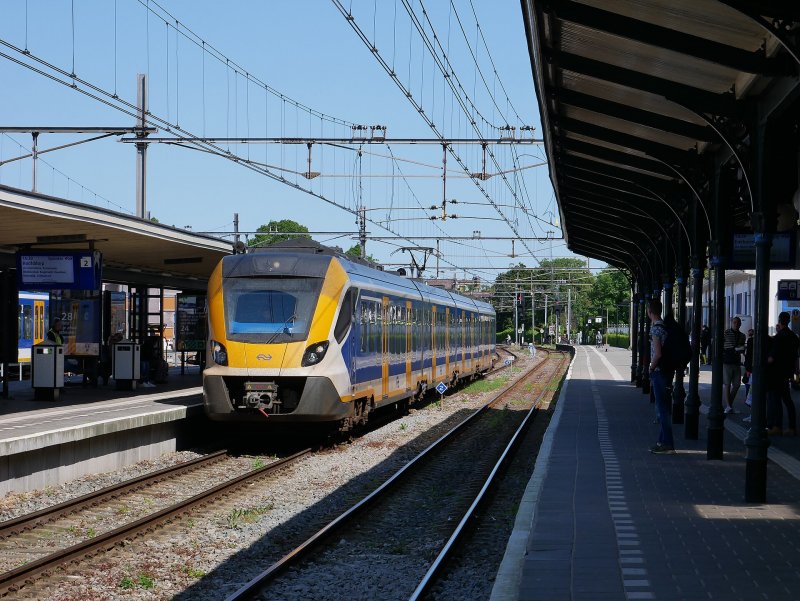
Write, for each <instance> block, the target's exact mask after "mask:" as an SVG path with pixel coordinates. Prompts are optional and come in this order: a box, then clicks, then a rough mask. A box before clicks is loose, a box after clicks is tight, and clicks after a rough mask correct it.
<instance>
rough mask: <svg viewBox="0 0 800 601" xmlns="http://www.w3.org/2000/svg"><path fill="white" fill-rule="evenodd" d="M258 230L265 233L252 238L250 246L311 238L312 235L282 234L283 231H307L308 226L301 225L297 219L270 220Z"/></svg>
mask: <svg viewBox="0 0 800 601" xmlns="http://www.w3.org/2000/svg"><path fill="white" fill-rule="evenodd" d="M256 231H258V232H264V233H263V234H256V235H255V236H254V237H253V239H252V240H250V242H249V245H250V246H269V245H270V244H275V243H276V242H281V241H283V240H290V239H292V238H298V237H302V238H310V237H311V236H308V235H303V236H289V235H287V234H282V233H281V232H291V233H296V232H307V231H308V228H307V227H306V226H304V225H300V224H299V223H297V222H296V221H293V220H291V219H281V220H280V221H274V220H273V221H270V222H269V223H267V224H266V225H262V226H261V227H259V228H258V230H256Z"/></svg>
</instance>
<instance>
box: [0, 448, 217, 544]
mask: <svg viewBox="0 0 800 601" xmlns="http://www.w3.org/2000/svg"><path fill="white" fill-rule="evenodd" d="M225 457H227V451H224V450H223V451H217V452H215V453H211V454H209V455H204V456H203V457H197V458H196V459H192V460H191V461H186V462H184V463H179V464H177V465H173V466H170V467H165V468H164V469H160V470H158V471H155V472H151V473H149V474H143V475H141V476H138V477H136V478H134V479H132V480H126V481H125V482H120V483H119V484H115V485H113V486H107V487H105V488H101V489H99V490H96V491H94V492H90V493H87V494H85V495H82V496H80V497H76V498H75V499H70V500H68V501H64V502H63V503H59V504H58V505H52V506H50V507H45V508H44V509H40V510H39V511H34V512H33V513H27V514H25V515H21V516H19V517H16V518H13V519H10V520H7V521H5V522H0V540H2V539H4V538H8V537H9V536H11V535H14V534H19V533H21V532H25V531H26V530H31V529H33V528H35V527H37V526H41V525H42V524H46V523H48V522H52V521H53V520H57V519H59V518H63V517H66V516H68V515H71V514H73V513H77V512H78V511H81V510H83V509H86V508H88V507H91V506H93V505H97V504H98V503H102V502H104V501H108V500H111V499H113V498H115V497H119V496H121V495H123V494H126V493H128V492H131V491H134V490H138V489H141V488H144V487H146V486H148V485H150V484H156V483H157V482H160V481H162V480H165V479H167V478H172V477H175V476H180V475H183V474H185V473H188V472H192V471H195V470H197V469H200V468H202V467H205V466H206V465H212V464H214V463H217V462H218V461H221V460H223V459H224V458H225Z"/></svg>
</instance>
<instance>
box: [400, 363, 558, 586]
mask: <svg viewBox="0 0 800 601" xmlns="http://www.w3.org/2000/svg"><path fill="white" fill-rule="evenodd" d="M563 365H564V360H563V359H562V361H561V363H559V365H558V368H559V369H560V368H561V366H563ZM546 393H547V391H546V390H543V391H542V393H541V394H540V395H539V398H538V399H536V402H535V403H534V404H533V406H532V407H531V408H530V409H529V410H528V413H527V414H526V415H525V419H524V420H522V423H521V424H520V425H519V427H518V428H517V430H516V432H514V435H513V436H512V437H511V440H510V441H509V442H508V445H506V448H505V449H504V450H503V452H502V454H501V455H500V458H499V459H498V460H497V462H496V463H495V465H494V467H493V468H492V471H491V473H490V474H489V476H488V477H487V478H486V481H485V482H484V483H483V486H482V487H481V489H480V491H479V492H478V494H477V496H476V497H475V500H474V501H473V502H472V504H471V505H470V506H469V509H467V511H466V512H465V513H464V515H463V517H462V518H461V520H460V521H459V522H458V525H457V526H456V527H455V529H454V530H453V533H452V534H451V535H450V538H449V539H448V540H447V542H446V543H445V545H444V547H442V550H441V551H440V552H439V554H438V555H437V556H436V559H435V560H434V561H433V563H432V564H431V567H430V568H428V571H427V572H426V573H425V576H424V577H423V578H422V580H421V581H420V583H419V584H418V585H417V588H416V589H414V592H413V593H412V594H411V596H410V597H409V601H418V600H419V599H421V598H422V597H423V596H424V595H425V594H426V593H427V592H428V591H429V590H430V587H431V586H432V585H433V583H434V582H435V581H436V578H437V577H438V575H439V573H440V572H441V570H442V567H443V566H444V563H445V561H447V560H448V559H449V558H450V556H451V555H452V553H453V551H454V550H455V549H456V544H457V542H458V541H459V539H460V538H461V537H462V536H463V535H464V533H465V532H466V530H467V526H468V525H469V522H470V521H471V520H472V518H473V517H474V516H475V514H476V513H477V510H478V507H479V506H480V505H481V504H482V503H483V501H484V499H485V498H486V495H487V493H488V491H489V489H490V488H491V487H492V486H493V485H494V483H495V480H496V478H497V476H498V474H499V473H500V471H501V470H502V469H503V468H504V467H505V465H506V463H508V462H509V461H510V459H512V458H513V457H512V453H513V451H514V449H515V447H516V446H517V444H518V443H519V442H520V440H521V438H522V436H523V433H524V431H525V430H526V429H527V427H528V425H529V424H530V423H531V422H532V421H533V420H534V419H535V418H536V415H537V414H538V412H539V404H540V402H541V400H542V397H544V395H545V394H546Z"/></svg>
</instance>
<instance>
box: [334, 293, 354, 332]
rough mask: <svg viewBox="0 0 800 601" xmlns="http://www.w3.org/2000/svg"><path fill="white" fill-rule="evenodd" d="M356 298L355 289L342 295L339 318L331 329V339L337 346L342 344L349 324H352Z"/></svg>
mask: <svg viewBox="0 0 800 601" xmlns="http://www.w3.org/2000/svg"><path fill="white" fill-rule="evenodd" d="M357 296H358V290H357V289H356V288H350V289H349V290H348V291H347V292H345V293H344V298H343V299H342V306H341V307H340V308H339V318H338V319H337V320H336V325H335V326H334V328H333V337H334V338H336V342H338V343H339V344H341V343H342V340H344V337H345V335H346V334H347V331H348V330H349V329H350V324H351V323H353V307H355V299H356V297H357Z"/></svg>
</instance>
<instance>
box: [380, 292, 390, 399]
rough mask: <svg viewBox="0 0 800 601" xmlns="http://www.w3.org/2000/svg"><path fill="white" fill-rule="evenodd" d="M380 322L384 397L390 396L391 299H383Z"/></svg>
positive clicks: (385, 297)
mask: <svg viewBox="0 0 800 601" xmlns="http://www.w3.org/2000/svg"><path fill="white" fill-rule="evenodd" d="M382 314H383V315H382V319H381V321H380V332H381V334H380V336H381V382H382V383H383V396H384V397H387V396H389V328H388V327H387V321H388V319H389V297H387V296H384V297H383V311H382Z"/></svg>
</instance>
